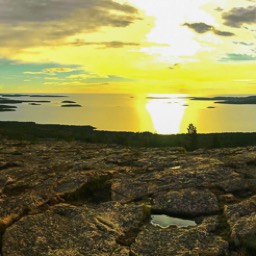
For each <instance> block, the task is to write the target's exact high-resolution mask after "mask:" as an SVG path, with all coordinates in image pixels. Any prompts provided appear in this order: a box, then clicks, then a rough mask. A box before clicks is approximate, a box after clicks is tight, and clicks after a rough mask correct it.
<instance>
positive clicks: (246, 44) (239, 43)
mask: <svg viewBox="0 0 256 256" xmlns="http://www.w3.org/2000/svg"><path fill="white" fill-rule="evenodd" d="M233 44H238V45H244V46H253V45H254V43H247V42H243V41H234V42H233Z"/></svg>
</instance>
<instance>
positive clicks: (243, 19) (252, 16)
mask: <svg viewBox="0 0 256 256" xmlns="http://www.w3.org/2000/svg"><path fill="white" fill-rule="evenodd" d="M222 18H223V19H224V21H225V22H224V24H225V25H227V26H230V27H236V28H239V27H241V26H242V25H243V24H254V23H256V6H248V7H239V8H233V9H231V10H230V11H229V12H226V13H223V14H222Z"/></svg>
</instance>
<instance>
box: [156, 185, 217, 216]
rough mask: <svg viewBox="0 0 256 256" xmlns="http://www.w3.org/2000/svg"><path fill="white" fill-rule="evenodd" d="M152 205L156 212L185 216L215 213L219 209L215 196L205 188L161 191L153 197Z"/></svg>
mask: <svg viewBox="0 0 256 256" xmlns="http://www.w3.org/2000/svg"><path fill="white" fill-rule="evenodd" d="M152 207H153V210H154V211H157V212H163V213H167V214H169V215H173V216H186V217H195V216H202V215H210V214H215V213H217V212H218V211H219V210H220V208H219V205H218V200H217V198H216V196H215V195H214V194H213V193H211V192H210V191H209V190H206V189H204V190H195V189H182V190H178V191H169V192H161V193H158V194H157V195H156V197H155V198H154V204H153V206H152Z"/></svg>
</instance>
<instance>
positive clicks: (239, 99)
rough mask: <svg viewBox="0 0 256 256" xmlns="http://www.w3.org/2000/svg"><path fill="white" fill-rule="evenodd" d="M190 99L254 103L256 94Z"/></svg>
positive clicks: (221, 102) (219, 102)
mask: <svg viewBox="0 0 256 256" xmlns="http://www.w3.org/2000/svg"><path fill="white" fill-rule="evenodd" d="M190 100H201V101H214V103H216V104H256V96H247V97H212V98H211V97H192V98H190Z"/></svg>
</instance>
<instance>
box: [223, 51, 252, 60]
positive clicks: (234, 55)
mask: <svg viewBox="0 0 256 256" xmlns="http://www.w3.org/2000/svg"><path fill="white" fill-rule="evenodd" d="M255 60H256V56H254V55H249V54H239V53H228V54H226V55H225V56H224V57H223V58H221V61H222V62H240V61H255Z"/></svg>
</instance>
